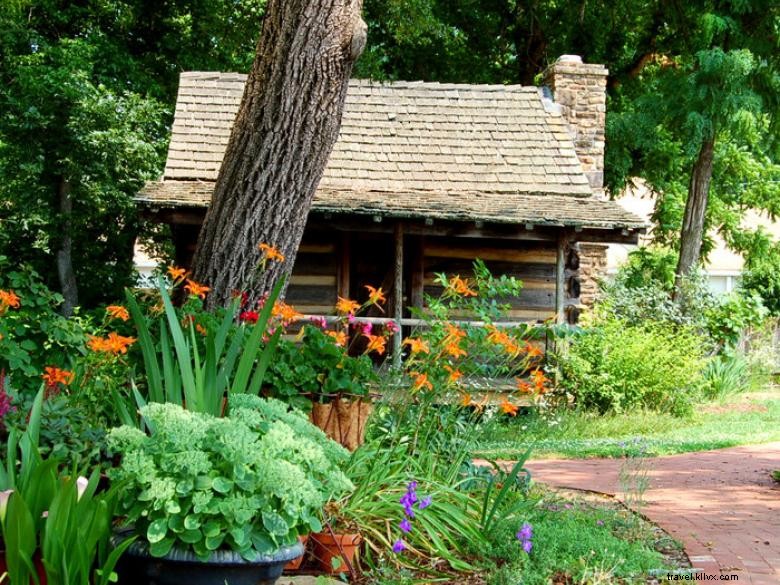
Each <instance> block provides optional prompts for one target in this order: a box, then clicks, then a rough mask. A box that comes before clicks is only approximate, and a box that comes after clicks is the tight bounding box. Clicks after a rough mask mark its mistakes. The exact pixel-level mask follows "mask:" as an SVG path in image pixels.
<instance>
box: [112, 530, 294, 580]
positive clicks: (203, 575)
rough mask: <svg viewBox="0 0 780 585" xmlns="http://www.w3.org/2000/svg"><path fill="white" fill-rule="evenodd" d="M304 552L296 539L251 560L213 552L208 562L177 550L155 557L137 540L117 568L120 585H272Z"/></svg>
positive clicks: (118, 537)
mask: <svg viewBox="0 0 780 585" xmlns="http://www.w3.org/2000/svg"><path fill="white" fill-rule="evenodd" d="M124 538H126V535H120V536H117V537H116V538H115V539H114V542H115V543H118V542H121V541H122V540H124ZM302 554H303V546H302V545H301V544H300V543H299V542H296V543H295V544H294V545H291V546H287V547H284V548H282V549H280V550H279V551H277V552H276V554H273V555H268V556H263V557H260V558H258V559H257V560H255V561H252V562H249V561H246V560H244V559H243V558H242V557H241V555H239V554H238V553H235V552H233V551H214V553H213V554H212V555H211V557H209V559H208V560H206V561H201V560H199V559H198V558H197V557H196V556H195V555H194V554H193V553H191V552H189V551H183V550H177V549H173V550H172V551H171V552H170V553H168V554H167V555H166V556H164V557H162V558H155V557H153V556H151V555H150V554H149V546H148V544H146V543H145V542H139V541H136V542H134V543H133V544H132V545H130V547H129V548H128V549H127V551H125V554H124V555H122V558H121V559H120V561H119V564H118V566H117V569H116V570H117V574H118V575H119V583H118V585H273V584H274V583H276V581H277V579H279V577H281V576H282V571H283V570H284V565H285V564H286V563H287V562H288V561H291V560H292V559H294V558H297V557H299V556H301V555H302Z"/></svg>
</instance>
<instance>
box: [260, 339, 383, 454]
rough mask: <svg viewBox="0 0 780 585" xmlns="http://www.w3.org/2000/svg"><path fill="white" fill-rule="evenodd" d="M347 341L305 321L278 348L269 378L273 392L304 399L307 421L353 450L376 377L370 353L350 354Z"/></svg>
mask: <svg viewBox="0 0 780 585" xmlns="http://www.w3.org/2000/svg"><path fill="white" fill-rule="evenodd" d="M345 346H346V334H345V333H341V332H337V331H333V330H324V329H322V328H321V327H318V326H317V325H315V324H306V325H305V326H304V327H303V329H302V331H301V335H300V336H299V338H298V340H297V341H296V342H286V343H284V344H283V345H282V346H280V347H279V348H278V354H279V355H278V359H276V360H275V361H274V363H273V364H272V365H271V367H270V368H269V371H268V374H267V379H268V381H269V385H270V387H271V388H272V391H273V392H274V394H275V395H276V396H279V397H280V398H283V399H285V400H287V401H291V402H293V403H295V404H299V405H303V404H305V402H308V404H309V406H310V408H311V421H312V422H313V423H314V424H315V425H316V426H317V427H319V428H321V429H322V430H323V431H324V432H325V434H326V435H328V436H329V437H330V438H332V439H333V440H335V441H336V442H338V443H340V444H341V445H343V446H344V447H346V448H347V449H349V450H350V451H354V450H355V449H356V448H357V447H358V446H359V445H361V444H362V443H363V439H364V436H365V428H366V422H367V421H368V417H369V416H370V414H371V411H372V408H373V406H372V404H371V399H370V390H369V389H370V387H371V386H372V384H374V383H375V382H376V380H377V376H376V373H375V371H374V364H373V362H372V360H371V358H370V357H369V356H368V355H366V354H362V355H358V356H351V355H349V351H348V348H347V347H345ZM304 401H305V402H304Z"/></svg>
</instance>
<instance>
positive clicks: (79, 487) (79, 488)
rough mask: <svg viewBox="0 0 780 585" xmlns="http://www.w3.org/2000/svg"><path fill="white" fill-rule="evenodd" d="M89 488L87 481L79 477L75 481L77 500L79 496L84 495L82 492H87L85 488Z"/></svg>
mask: <svg viewBox="0 0 780 585" xmlns="http://www.w3.org/2000/svg"><path fill="white" fill-rule="evenodd" d="M88 486H89V480H88V479H87V478H86V477H84V476H82V475H80V476H78V478H77V479H76V493H77V494H78V499H79V500H80V499H81V496H83V495H84V492H85V491H87V487H88Z"/></svg>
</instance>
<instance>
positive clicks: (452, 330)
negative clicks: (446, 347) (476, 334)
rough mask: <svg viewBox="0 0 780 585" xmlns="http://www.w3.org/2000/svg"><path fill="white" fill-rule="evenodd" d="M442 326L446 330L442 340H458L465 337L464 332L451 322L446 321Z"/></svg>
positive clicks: (446, 341)
mask: <svg viewBox="0 0 780 585" xmlns="http://www.w3.org/2000/svg"><path fill="white" fill-rule="evenodd" d="M444 328H445V329H446V330H447V336H446V337H445V338H444V342H445V343H448V342H452V341H460V340H461V339H463V338H464V337H466V332H465V331H463V329H460V328H459V327H457V326H456V325H453V324H452V323H447V324H446V325H445V326H444Z"/></svg>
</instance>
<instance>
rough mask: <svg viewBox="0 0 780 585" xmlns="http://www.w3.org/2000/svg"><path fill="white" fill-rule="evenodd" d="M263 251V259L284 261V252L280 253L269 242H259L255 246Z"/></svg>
mask: <svg viewBox="0 0 780 585" xmlns="http://www.w3.org/2000/svg"><path fill="white" fill-rule="evenodd" d="M257 247H258V248H260V251H261V252H262V253H263V259H264V260H272V261H275V262H284V254H282V253H281V252H280V251H279V250H278V249H277V248H274V247H273V246H271V245H270V244H265V243H263V244H259V245H258V246H257Z"/></svg>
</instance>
